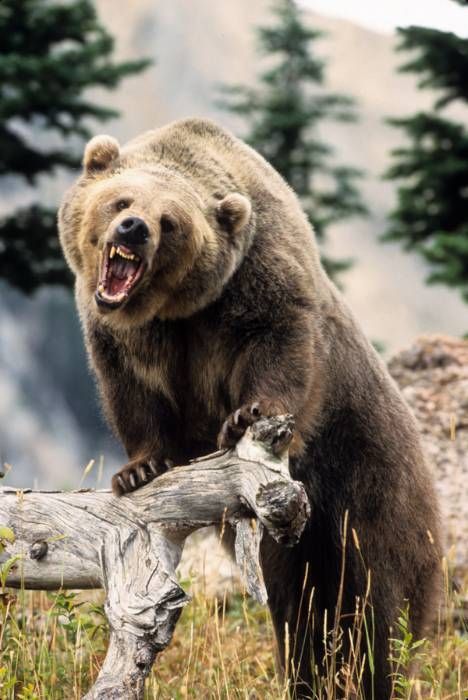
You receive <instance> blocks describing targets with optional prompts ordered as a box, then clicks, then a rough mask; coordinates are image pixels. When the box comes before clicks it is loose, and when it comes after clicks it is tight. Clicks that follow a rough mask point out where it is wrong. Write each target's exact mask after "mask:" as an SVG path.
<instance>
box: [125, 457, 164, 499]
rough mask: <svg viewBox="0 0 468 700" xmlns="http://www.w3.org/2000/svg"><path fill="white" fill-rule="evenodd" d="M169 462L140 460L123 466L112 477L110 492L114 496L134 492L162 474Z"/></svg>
mask: <svg viewBox="0 0 468 700" xmlns="http://www.w3.org/2000/svg"><path fill="white" fill-rule="evenodd" d="M171 466H172V465H171V463H170V462H169V460H159V461H157V460H155V459H149V460H146V461H145V460H140V459H135V460H133V461H132V462H129V463H128V464H126V465H125V467H123V468H122V469H121V470H120V471H118V472H117V474H114V476H113V477H112V491H113V492H114V493H115V495H116V496H123V495H124V494H125V493H129V492H130V491H135V489H139V488H140V487H141V486H144V485H145V484H147V483H148V482H150V481H152V480H153V479H154V478H155V477H156V476H159V475H160V474H164V472H166V471H167V470H168V469H169V468H170V467H171Z"/></svg>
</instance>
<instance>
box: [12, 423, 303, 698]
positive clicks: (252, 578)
mask: <svg viewBox="0 0 468 700" xmlns="http://www.w3.org/2000/svg"><path fill="white" fill-rule="evenodd" d="M292 432H293V421H292V418H291V416H278V417H275V418H269V419H263V420H261V421H259V422H258V423H256V424H255V425H254V426H252V427H251V428H249V430H248V431H247V433H246V434H245V436H244V437H243V438H242V439H241V440H240V442H239V443H238V445H237V446H236V448H235V449H234V450H230V451H228V452H223V453H215V454H214V455H208V456H207V457H206V458H203V459H201V460H197V461H196V462H193V463H191V464H189V465H186V466H182V467H176V468H174V469H172V470H171V471H169V472H167V473H166V474H164V475H162V476H160V477H158V478H157V479H155V480H154V481H153V482H151V483H150V484H148V485H147V486H145V487H143V488H141V489H139V490H137V491H135V492H134V493H132V494H128V495H126V496H123V497H121V498H117V497H116V496H114V495H113V494H112V493H111V492H110V491H75V492H50V491H49V492H41V491H30V490H21V491H20V490H16V489H13V488H2V489H0V525H2V526H6V527H8V528H10V529H11V530H12V531H13V533H14V542H12V543H7V546H6V548H5V550H4V551H3V553H0V567H1V566H2V565H3V566H5V565H6V568H7V569H8V575H7V585H9V586H13V587H20V586H24V587H25V588H36V589H56V588H100V587H103V588H104V589H105V591H106V603H105V610H106V615H107V618H108V620H109V626H110V641H109V648H108V652H107V656H106V659H105V661H104V664H103V666H102V668H101V671H100V673H99V676H98V678H97V680H96V683H95V685H94V686H93V688H92V689H91V690H90V691H89V692H88V694H87V695H86V696H85V697H86V700H97V699H98V698H99V699H104V698H106V699H108V700H117V699H122V700H123V699H124V698H125V699H127V700H128V699H130V700H141V699H142V698H143V692H144V683H145V679H146V677H147V676H148V674H149V672H150V670H151V667H152V665H153V662H154V660H155V657H156V655H157V654H158V653H159V652H160V651H162V650H163V649H164V648H165V647H166V646H167V645H168V644H169V642H170V640H171V638H172V634H173V631H174V628H175V625H176V623H177V620H178V618H179V615H180V613H181V610H182V607H183V606H184V605H185V604H186V603H187V602H188V601H189V597H188V596H187V595H186V594H185V592H184V591H183V590H182V588H181V587H180V586H179V584H178V583H177V579H176V573H175V571H176V567H177V565H178V563H179V560H180V556H181V553H182V548H183V544H184V541H185V538H186V537H187V536H188V535H189V534H190V533H191V532H192V531H193V530H195V529H197V528H200V527H205V526H207V525H212V524H216V523H218V524H221V526H222V524H223V523H229V524H230V525H231V526H233V527H234V528H235V530H236V542H235V553H236V559H237V563H238V565H239V567H240V569H241V574H242V575H243V577H244V581H245V585H246V588H247V591H248V592H249V593H250V594H251V595H253V596H254V597H255V598H256V599H257V600H258V601H259V602H261V603H266V601H267V593H266V589H265V585H264V582H263V577H262V573H261V567H260V561H259V548H260V541H261V537H262V532H263V529H264V528H265V529H266V530H267V531H268V532H269V534H270V535H271V536H272V537H273V538H274V539H275V540H277V541H278V542H280V543H282V544H284V545H285V546H288V545H289V546H291V545H294V544H295V543H296V542H297V541H298V539H299V537H300V535H301V533H302V530H303V528H304V525H305V522H306V520H307V518H308V516H309V503H308V500H307V496H306V494H305V491H304V489H303V487H302V485H301V484H300V483H299V482H295V481H292V479H291V477H290V475H289V470H288V457H287V445H288V444H289V442H290V440H291V437H292ZM278 452H280V453H281V454H280V455H279V454H278Z"/></svg>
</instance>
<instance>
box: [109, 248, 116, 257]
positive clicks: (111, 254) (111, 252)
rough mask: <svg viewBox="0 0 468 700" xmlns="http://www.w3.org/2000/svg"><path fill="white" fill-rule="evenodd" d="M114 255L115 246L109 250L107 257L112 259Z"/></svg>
mask: <svg viewBox="0 0 468 700" xmlns="http://www.w3.org/2000/svg"><path fill="white" fill-rule="evenodd" d="M115 253H116V250H115V246H112V248H111V249H110V253H109V257H110V258H111V259H112V258H113V257H114V255H115Z"/></svg>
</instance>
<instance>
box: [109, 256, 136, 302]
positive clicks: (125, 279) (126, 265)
mask: <svg viewBox="0 0 468 700" xmlns="http://www.w3.org/2000/svg"><path fill="white" fill-rule="evenodd" d="M138 266H139V261H136V260H124V259H123V258H120V257H117V256H116V257H115V258H113V259H112V260H109V267H108V270H107V280H106V281H107V284H106V287H107V293H108V294H109V295H111V296H115V295H116V294H120V293H121V292H124V291H125V290H126V288H127V287H128V286H129V283H130V282H131V281H132V278H133V277H134V275H135V273H136V271H137V270H138Z"/></svg>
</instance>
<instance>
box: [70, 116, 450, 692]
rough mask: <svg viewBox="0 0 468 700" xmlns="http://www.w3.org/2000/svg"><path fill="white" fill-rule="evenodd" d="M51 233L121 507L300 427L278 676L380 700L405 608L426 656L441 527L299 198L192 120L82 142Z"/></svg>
mask: <svg viewBox="0 0 468 700" xmlns="http://www.w3.org/2000/svg"><path fill="white" fill-rule="evenodd" d="M59 229H60V239H61V243H62V246H63V250H64V252H65V256H66V258H67V260H68V262H69V264H70V267H71V268H72V270H73V272H74V273H75V275H76V300H77V304H78V309H79V313H80V316H81V321H82V324H83V328H84V334H85V339H86V345H87V349H88V352H89V356H90V359H91V365H92V367H93V369H94V371H95V373H96V376H97V380H98V386H99V390H100V393H101V396H102V400H103V404H104V408H105V411H106V414H107V416H108V419H109V421H110V423H111V425H112V426H113V428H114V429H115V431H116V433H117V434H118V436H119V437H120V439H121V440H122V443H123V445H124V447H125V449H126V451H127V453H128V456H129V460H130V461H129V463H128V464H127V465H126V466H125V467H124V468H123V469H121V470H120V471H119V472H118V473H117V474H116V475H115V476H114V478H113V489H114V491H115V492H116V494H118V495H121V494H124V493H126V492H128V491H131V490H133V489H135V488H138V487H139V486H141V485H143V484H145V483H146V482H148V481H149V480H151V479H152V478H153V477H154V476H156V475H157V474H159V473H160V472H161V471H163V470H165V469H166V467H167V465H168V464H170V463H172V464H174V463H175V464H181V463H186V462H187V461H188V460H189V459H191V458H194V457H199V456H201V455H203V454H206V453H209V452H210V451H213V449H215V448H216V446H218V447H229V446H232V445H233V444H234V443H235V441H236V440H238V439H239V437H240V436H241V435H242V434H243V432H244V431H245V429H246V427H247V426H248V425H250V424H251V423H252V422H254V421H255V420H257V419H258V417H259V416H261V415H272V414H277V413H284V412H288V413H292V414H293V415H294V417H295V420H296V433H297V435H296V439H295V441H294V444H293V447H292V450H291V472H292V475H293V477H294V478H296V479H300V480H301V481H302V482H303V483H304V484H305V487H306V489H307V493H308V496H309V499H310V503H311V517H310V521H309V523H308V526H307V528H306V531H305V532H304V534H303V537H302V539H301V541H300V543H299V544H298V545H297V546H296V547H294V548H291V549H287V548H284V547H281V546H279V545H277V544H275V543H274V542H273V541H271V540H270V539H269V538H268V537H266V536H265V537H264V539H263V542H262V566H263V569H264V574H265V579H266V585H267V590H268V595H269V605H270V609H271V614H272V617H273V621H274V626H275V631H276V636H277V639H278V646H279V655H280V658H281V661H282V663H283V665H284V666H287V668H286V671H287V672H288V673H290V674H291V678H292V679H293V681H292V687H293V688H295V690H294V691H293V694H294V695H295V696H296V697H312V696H314V697H317V694H318V695H320V691H319V690H317V688H318V687H319V685H320V681H319V680H318V679H319V678H320V677H321V676H324V675H325V674H327V673H328V674H329V675H330V673H332V676H331V677H332V678H333V677H335V676H334V675H333V674H335V673H336V683H337V684H338V686H339V685H340V684H345V683H346V682H347V681H346V675H347V674H348V676H349V673H351V672H352V668H353V664H354V666H356V665H357V666H359V667H361V666H362V672H363V681H362V683H363V684H364V685H363V688H364V691H363V693H364V697H366V698H367V697H368V698H371V697H372V698H374V699H375V700H383V699H384V698H389V697H390V694H391V678H390V676H389V674H390V672H391V668H390V665H389V663H388V655H389V641H388V639H389V634H390V628H391V627H392V625H393V623H394V622H395V620H396V618H397V615H398V614H399V611H400V610H402V609H404V608H405V606H406V605H409V614H410V620H411V625H412V631H413V633H414V634H415V635H416V637H419V636H420V635H422V634H423V631H424V629H425V626H426V624H427V622H428V620H429V619H430V616H431V614H432V613H433V612H434V609H435V608H434V606H435V605H436V601H437V595H438V592H439V587H440V574H439V560H440V554H441V545H440V535H439V521H438V510H437V505H436V502H435V497H434V491H433V486H432V483H431V478H430V475H429V472H428V470H427V468H426V465H425V462H424V457H423V455H422V452H421V447H420V443H419V438H418V430H417V427H416V425H415V421H414V419H413V417H412V415H411V413H410V411H409V410H408V408H407V406H406V404H405V403H404V401H403V400H402V398H401V396H400V394H399V392H398V390H397V388H396V386H395V384H394V382H393V381H392V380H391V379H390V377H389V375H388V373H387V371H386V369H385V367H384V365H383V363H382V361H381V360H380V358H379V357H378V355H377V354H376V352H375V351H374V349H373V348H372V346H371V345H370V344H369V342H368V341H367V340H366V338H365V337H364V335H363V333H362V331H361V330H360V328H359V326H358V325H357V323H356V321H355V320H354V318H353V316H352V314H351V312H350V311H349V309H348V308H347V306H346V304H345V303H344V301H343V299H342V297H341V295H340V293H339V292H338V291H337V289H336V288H335V287H334V285H333V284H332V283H331V282H330V280H329V279H328V278H327V276H326V274H325V272H324V271H323V269H322V267H321V265H320V262H319V255H318V252H317V247H316V244H315V242H314V237H313V232H312V230H311V228H310V226H309V224H308V221H307V219H306V217H305V215H304V213H303V212H302V210H301V207H300V204H299V202H298V200H297V198H296V196H295V195H294V193H293V192H292V191H291V189H290V188H289V187H288V185H287V184H286V183H285V182H284V181H283V179H282V178H281V177H280V176H279V175H278V173H276V172H275V171H274V170H273V168H272V167H271V166H270V165H269V164H268V163H267V162H266V161H265V160H264V159H263V158H262V157H261V156H260V155H258V154H257V153H256V152H255V151H253V150H252V149H251V148H249V147H248V146H247V145H245V144H244V143H242V142H241V141H240V140H238V139H236V138H235V137H233V136H232V135H231V134H230V133H229V132H227V131H225V130H224V129H222V128H220V127H218V126H216V125H215V124H213V123H211V122H209V121H205V120H199V119H188V120H184V121H179V122H176V123H173V124H169V125H168V126H166V127H164V128H161V129H156V130H155V131H149V132H148V133H145V134H143V135H142V136H139V137H138V138H136V139H134V140H133V141H131V142H130V143H128V144H127V145H126V146H125V147H123V148H121V147H120V146H119V144H118V143H117V141H116V140H115V139H113V138H111V137H109V136H97V137H95V138H93V139H92V140H91V141H90V142H89V144H88V145H87V147H86V150H85V154H84V171H83V173H82V175H81V176H80V178H79V179H78V181H77V182H76V184H75V185H74V186H73V187H72V188H71V189H70V190H69V191H68V193H67V194H66V195H65V197H64V201H63V203H62V206H61V209H60V214H59ZM345 531H347V533H348V536H347V537H345ZM363 608H364V613H363V614H362V609H363ZM359 613H361V615H360V616H359ZM364 618H365V620H364ZM363 620H364V622H365V625H366V631H365V632H364V628H363ZM353 635H354V640H355V641H354V643H351V641H350V639H351V638H352V637H353ZM356 640H357V641H356ZM359 640H360V641H359ZM285 657H287V659H285ZM330 668H331V669H332V671H331V672H330ZM356 678H357V675H356V677H355V678H354V679H353V682H354V684H355V686H356V682H357V681H356ZM348 682H350V681H349V679H348ZM314 694H315V695H314Z"/></svg>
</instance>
